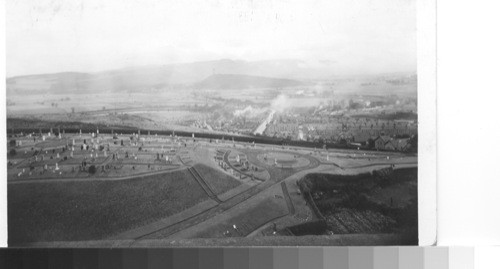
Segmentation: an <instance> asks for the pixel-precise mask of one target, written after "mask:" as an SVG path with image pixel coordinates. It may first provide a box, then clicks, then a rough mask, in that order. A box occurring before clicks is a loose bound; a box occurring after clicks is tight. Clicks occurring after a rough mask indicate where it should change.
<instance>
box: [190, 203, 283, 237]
mask: <svg viewBox="0 0 500 269" xmlns="http://www.w3.org/2000/svg"><path fill="white" fill-rule="evenodd" d="M286 214H288V209H287V207H286V204H285V201H284V200H283V199H280V200H276V198H269V199H267V200H265V201H263V202H261V203H259V204H258V205H256V206H255V207H254V208H252V209H251V210H249V211H247V212H244V213H241V214H239V215H236V216H234V217H232V218H230V219H228V220H227V222H226V225H218V226H213V227H209V228H207V229H206V230H204V231H202V232H200V233H199V234H197V235H195V236H194V238H215V237H245V236H247V235H248V234H249V233H251V232H252V231H254V230H256V229H257V228H259V227H260V226H262V225H264V224H266V223H268V222H269V221H272V220H273V219H276V218H279V217H281V216H284V215H286ZM233 225H235V226H236V229H235V228H234V226H233Z"/></svg>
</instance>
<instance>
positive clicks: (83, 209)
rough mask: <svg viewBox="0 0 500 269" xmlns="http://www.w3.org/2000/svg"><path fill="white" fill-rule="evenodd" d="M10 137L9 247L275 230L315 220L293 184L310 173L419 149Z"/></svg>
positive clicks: (400, 160) (356, 169) (386, 160)
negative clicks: (62, 242) (389, 150)
mask: <svg viewBox="0 0 500 269" xmlns="http://www.w3.org/2000/svg"><path fill="white" fill-rule="evenodd" d="M9 140H14V142H10V143H9V148H8V150H9V153H8V162H9V163H8V218H9V219H8V226H9V244H11V245H14V246H15V245H28V246H30V245H31V244H34V243H36V242H38V243H40V242H55V241H66V242H71V241H88V240H110V239H112V240H118V241H119V240H124V239H127V240H135V241H137V243H138V244H140V242H143V240H146V239H147V240H151V239H155V240H158V239H160V240H177V239H181V238H184V239H186V238H228V237H255V236H257V237H258V236H261V235H273V231H274V230H280V229H284V228H286V227H289V226H294V225H298V224H303V223H307V222H309V221H311V220H312V217H313V216H314V214H313V213H312V209H311V208H310V206H309V205H307V204H306V199H305V198H304V195H303V194H301V193H300V192H299V188H298V185H297V181H299V180H300V179H302V178H304V177H306V176H307V175H308V174H310V173H322V174H337V175H338V174H358V173H361V172H371V171H373V170H378V169H381V168H387V167H388V166H392V165H395V168H400V167H408V166H409V167H416V166H417V156H415V155H410V154H403V153H391V152H373V151H356V150H325V149H310V148H300V147H285V146H277V145H274V146H273V145H261V144H252V143H243V142H241V143H234V142H232V141H229V140H226V141H217V140H208V139H197V138H191V137H177V136H156V135H147V134H139V133H137V134H133V135H121V134H98V132H97V131H96V132H94V133H86V134H78V133H77V134H64V133H62V134H61V136H60V137H59V136H58V135H55V134H54V133H51V134H50V136H49V134H43V135H41V136H40V135H38V134H37V135H34V134H29V135H22V136H18V137H14V138H10V139H9ZM12 150H14V151H15V152H12ZM395 171H397V170H395ZM415 184H416V183H415ZM408 188H409V187H408V186H406V187H395V185H392V186H388V188H387V189H385V188H381V189H379V190H378V191H377V192H373V193H372V197H371V199H372V200H373V201H379V202H381V203H387V201H386V200H387V199H386V197H387V195H391V196H392V197H399V198H394V199H393V203H403V204H404V203H409V202H408V201H407V200H405V199H406V198H405V197H407V196H406V193H407V192H408ZM353 221H355V220H353ZM361 221H362V220H361ZM352 227H357V226H356V224H353V226H352ZM265 231H268V233H266V232H265ZM338 232H342V231H338ZM375 232H385V231H375ZM374 238H378V237H376V236H375V237H374Z"/></svg>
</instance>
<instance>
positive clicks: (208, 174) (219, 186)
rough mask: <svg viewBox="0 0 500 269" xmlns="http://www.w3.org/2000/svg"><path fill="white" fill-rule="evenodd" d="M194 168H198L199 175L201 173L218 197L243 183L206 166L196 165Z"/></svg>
mask: <svg viewBox="0 0 500 269" xmlns="http://www.w3.org/2000/svg"><path fill="white" fill-rule="evenodd" d="M194 168H196V170H197V171H198V173H200V175H201V176H202V177H203V179H205V181H206V182H207V184H209V185H210V187H212V189H213V190H214V192H215V194H217V195H218V194H222V193H225V192H226V191H228V190H230V189H233V188H236V187H238V186H239V185H241V182H240V181H238V180H237V179H235V178H234V177H232V176H230V175H228V174H225V173H223V172H221V171H218V170H217V169H214V168H211V167H208V166H206V165H204V164H196V165H194Z"/></svg>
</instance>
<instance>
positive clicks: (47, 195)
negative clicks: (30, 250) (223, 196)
mask: <svg viewBox="0 0 500 269" xmlns="http://www.w3.org/2000/svg"><path fill="white" fill-rule="evenodd" d="M8 193H9V199H8V227H9V243H18V242H29V241H58V240H90V239H102V238H104V237H108V236H110V235H112V234H115V233H118V232H120V231H123V230H126V229H131V228H134V227H137V226H140V225H144V224H147V223H148V222H151V221H154V220H156V219H158V218H163V217H166V216H169V215H172V214H175V213H178V212H181V211H183V210H185V209H187V208H190V207H192V206H194V205H196V204H197V203H200V202H202V201H203V200H205V199H208V197H207V196H206V194H205V192H203V190H202V188H201V187H200V186H199V185H198V183H197V182H196V181H195V180H194V179H193V178H192V177H191V175H190V174H189V173H188V172H187V171H186V170H183V171H177V172H172V173H165V174H161V175H154V176H146V177H139V178H136V179H131V180H122V181H89V182H57V183H38V184H12V185H9V186H8Z"/></svg>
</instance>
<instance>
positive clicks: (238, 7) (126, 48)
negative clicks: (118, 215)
mask: <svg viewBox="0 0 500 269" xmlns="http://www.w3.org/2000/svg"><path fill="white" fill-rule="evenodd" d="M6 11H7V16H6V17H7V23H6V27H7V29H6V39H7V40H6V41H7V46H6V50H7V76H8V77H10V76H16V75H24V74H37V73H52V72H63V71H82V72H93V71H100V70H106V69H114V68H122V67H129V66H135V65H149V64H169V63H175V62H189V61H204V60H215V59H220V58H229V59H239V60H249V61H253V60H268V59H285V58H286V59H301V60H306V61H308V62H309V63H310V64H312V65H324V66H325V67H330V68H332V69H334V70H336V71H337V72H339V73H345V74H352V73H360V74H364V73H379V72H393V71H395V72H399V71H415V70H416V7H415V0H322V1H315V0H301V1H299V0H277V1H276V0H275V1H271V0H253V1H249V0H246V1H242V0H240V1H235V0H232V1H218V0H194V1H172V0H169V1H165V0H163V1H162V0H154V1H153V0H116V1H115V0H113V1H110V0H72V1H68V0H37V1H23V0H7V3H6Z"/></svg>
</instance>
